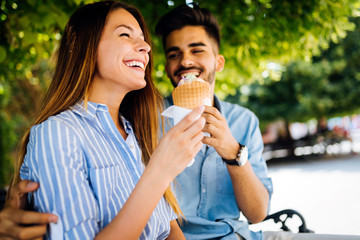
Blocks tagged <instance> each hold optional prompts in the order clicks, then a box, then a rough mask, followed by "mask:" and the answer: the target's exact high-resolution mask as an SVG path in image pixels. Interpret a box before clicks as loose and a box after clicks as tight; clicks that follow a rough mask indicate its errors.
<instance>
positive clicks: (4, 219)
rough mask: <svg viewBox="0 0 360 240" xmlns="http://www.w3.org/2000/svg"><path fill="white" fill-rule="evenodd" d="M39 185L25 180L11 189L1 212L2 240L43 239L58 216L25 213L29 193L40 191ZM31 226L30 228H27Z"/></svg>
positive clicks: (0, 233)
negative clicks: (47, 229)
mask: <svg viewBox="0 0 360 240" xmlns="http://www.w3.org/2000/svg"><path fill="white" fill-rule="evenodd" d="M38 187H39V184H38V183H36V182H31V181H28V180H24V181H21V182H19V183H18V184H16V185H15V186H14V187H13V188H11V189H10V193H9V198H8V201H7V202H6V204H5V207H4V209H3V210H2V211H1V212H0V239H1V240H2V239H42V238H43V235H44V234H45V233H46V227H47V224H48V223H51V222H56V221H57V216H56V215H53V214H49V213H38V212H31V211H25V210H22V209H21V208H24V207H25V205H26V201H27V199H26V198H27V193H28V192H33V191H35V190H36V189H38ZM26 225H29V226H26Z"/></svg>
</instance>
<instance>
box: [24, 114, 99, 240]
mask: <svg viewBox="0 0 360 240" xmlns="http://www.w3.org/2000/svg"><path fill="white" fill-rule="evenodd" d="M24 172H28V174H24ZM21 177H22V178H28V179H31V180H34V181H37V182H39V183H40V188H39V190H37V191H36V192H35V193H34V207H35V209H36V210H38V211H40V212H50V213H53V214H56V215H57V216H58V217H59V218H58V219H59V220H58V224H53V225H52V226H51V227H50V232H49V233H48V234H47V236H48V237H49V238H51V239H55V235H57V237H56V239H57V238H58V236H59V235H61V234H62V236H63V237H64V239H93V238H94V236H95V235H96V234H97V233H98V232H99V231H100V230H99V224H98V222H99V217H98V216H99V213H98V203H97V200H96V199H95V196H94V194H93V192H92V189H91V185H90V183H89V179H88V177H87V169H86V164H85V156H84V151H83V148H82V144H81V138H80V137H79V135H78V134H76V129H75V128H74V127H72V126H68V125H67V124H65V123H63V122H61V121H57V120H52V119H49V120H47V121H45V122H43V123H42V124H40V125H36V126H34V127H33V128H32V129H31V132H30V139H29V143H28V146H27V154H26V156H25V159H24V164H23V166H22V169H21ZM55 233H56V234H55Z"/></svg>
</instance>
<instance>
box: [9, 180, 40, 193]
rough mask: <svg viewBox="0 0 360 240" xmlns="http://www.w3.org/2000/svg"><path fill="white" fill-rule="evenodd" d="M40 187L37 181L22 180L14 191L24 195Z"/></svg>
mask: <svg viewBox="0 0 360 240" xmlns="http://www.w3.org/2000/svg"><path fill="white" fill-rule="evenodd" d="M38 187H39V183H37V182H33V181H29V180H22V181H20V182H19V183H17V184H16V185H15V186H14V187H13V191H14V193H15V194H18V195H23V194H25V193H28V192H33V191H35V190H36V189H38Z"/></svg>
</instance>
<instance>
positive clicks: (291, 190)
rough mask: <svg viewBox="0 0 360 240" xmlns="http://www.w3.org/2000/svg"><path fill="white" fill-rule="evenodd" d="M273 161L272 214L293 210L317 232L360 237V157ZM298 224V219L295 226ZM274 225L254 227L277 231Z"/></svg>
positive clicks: (271, 173) (270, 165)
mask: <svg viewBox="0 0 360 240" xmlns="http://www.w3.org/2000/svg"><path fill="white" fill-rule="evenodd" d="M271 161H272V160H270V161H269V162H268V166H269V175H270V176H271V178H272V180H273V184H274V194H273V198H272V206H271V213H273V212H276V211H279V210H282V209H285V208H292V209H295V210H297V211H299V212H300V213H301V214H302V215H303V216H304V217H305V219H306V223H307V227H308V228H309V229H312V230H314V231H315V232H316V233H324V234H351V235H360V155H352V156H342V157H341V156H340V157H339V156H338V157H336V158H322V159H312V160H311V159H308V160H297V161H290V160H287V161H277V162H275V161H274V162H271ZM294 219H295V218H294ZM298 222H299V221H296V219H295V221H293V225H294V226H298V225H297V224H298ZM274 226H275V225H274V224H270V223H267V222H265V223H261V224H257V225H255V226H251V228H252V229H253V230H257V229H262V230H274ZM296 229H297V228H296Z"/></svg>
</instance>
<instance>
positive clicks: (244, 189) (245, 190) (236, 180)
mask: <svg viewBox="0 0 360 240" xmlns="http://www.w3.org/2000/svg"><path fill="white" fill-rule="evenodd" d="M227 168H228V171H229V173H230V177H231V181H232V184H233V189H234V193H235V198H236V201H237V204H238V207H239V209H240V210H241V211H242V212H243V214H244V215H245V217H246V218H247V219H248V221H250V222H252V223H257V222H261V221H262V220H263V219H264V218H265V217H266V215H267V211H268V204H269V192H268V191H267V189H266V188H265V186H264V185H263V184H262V182H261V181H260V179H259V178H258V177H257V176H256V174H255V172H254V171H253V169H252V167H251V164H250V162H249V161H248V162H247V163H246V164H245V165H244V166H242V167H239V166H229V165H227Z"/></svg>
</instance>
